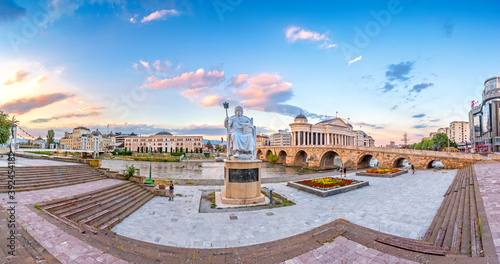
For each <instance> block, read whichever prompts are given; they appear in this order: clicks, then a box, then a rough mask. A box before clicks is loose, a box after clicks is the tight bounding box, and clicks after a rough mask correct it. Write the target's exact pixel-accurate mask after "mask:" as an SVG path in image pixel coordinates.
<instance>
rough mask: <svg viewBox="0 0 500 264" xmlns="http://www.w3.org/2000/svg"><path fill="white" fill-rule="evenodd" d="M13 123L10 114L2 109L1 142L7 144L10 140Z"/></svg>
mask: <svg viewBox="0 0 500 264" xmlns="http://www.w3.org/2000/svg"><path fill="white" fill-rule="evenodd" d="M11 125H12V123H11V121H10V120H9V116H8V115H7V114H4V112H3V111H0V144H5V143H7V141H8V140H9V137H10V127H11Z"/></svg>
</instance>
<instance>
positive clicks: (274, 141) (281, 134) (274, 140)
mask: <svg viewBox="0 0 500 264" xmlns="http://www.w3.org/2000/svg"><path fill="white" fill-rule="evenodd" d="M291 138H292V137H291V133H290V132H289V131H288V129H285V130H278V133H274V134H271V136H270V145H271V146H290V144H291Z"/></svg>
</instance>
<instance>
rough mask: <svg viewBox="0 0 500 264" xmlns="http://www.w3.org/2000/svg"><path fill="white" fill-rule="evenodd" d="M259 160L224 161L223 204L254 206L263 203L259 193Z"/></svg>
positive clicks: (261, 195)
mask: <svg viewBox="0 0 500 264" xmlns="http://www.w3.org/2000/svg"><path fill="white" fill-rule="evenodd" d="M261 163H262V161H260V160H225V161H224V190H222V191H221V200H222V203H223V204H238V205H245V204H254V203H261V202H264V201H265V196H264V195H263V194H262V193H261V191H260V182H261V178H260V175H261V174H260V165H261Z"/></svg>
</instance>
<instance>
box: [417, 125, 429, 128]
mask: <svg viewBox="0 0 500 264" xmlns="http://www.w3.org/2000/svg"><path fill="white" fill-rule="evenodd" d="M426 127H428V126H427V125H416V126H413V128H415V129H420V128H426Z"/></svg>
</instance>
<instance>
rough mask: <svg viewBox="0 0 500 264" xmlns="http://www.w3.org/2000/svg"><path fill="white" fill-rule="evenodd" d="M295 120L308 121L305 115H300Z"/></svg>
mask: <svg viewBox="0 0 500 264" xmlns="http://www.w3.org/2000/svg"><path fill="white" fill-rule="evenodd" d="M295 119H305V120H307V117H306V116H305V115H303V114H302V113H300V114H299V115H298V116H296V117H295Z"/></svg>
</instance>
